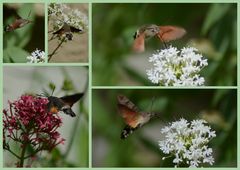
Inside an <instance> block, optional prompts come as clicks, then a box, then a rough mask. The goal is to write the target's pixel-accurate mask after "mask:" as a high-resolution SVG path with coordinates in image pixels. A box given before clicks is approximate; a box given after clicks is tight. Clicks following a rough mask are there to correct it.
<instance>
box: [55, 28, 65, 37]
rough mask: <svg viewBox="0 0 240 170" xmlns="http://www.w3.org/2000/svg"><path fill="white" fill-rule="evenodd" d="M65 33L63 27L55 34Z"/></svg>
mask: <svg viewBox="0 0 240 170" xmlns="http://www.w3.org/2000/svg"><path fill="white" fill-rule="evenodd" d="M63 33H64V29H63V27H62V28H60V29H59V30H57V31H55V32H53V34H57V35H62V34H63Z"/></svg>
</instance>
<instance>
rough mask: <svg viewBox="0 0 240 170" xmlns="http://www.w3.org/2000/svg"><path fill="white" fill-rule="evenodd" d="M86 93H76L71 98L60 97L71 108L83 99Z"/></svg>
mask: <svg viewBox="0 0 240 170" xmlns="http://www.w3.org/2000/svg"><path fill="white" fill-rule="evenodd" d="M83 95H84V93H76V94H73V95H69V96H63V97H60V99H61V100H62V101H63V102H64V103H65V104H67V105H69V106H70V107H72V105H73V104H74V103H76V102H77V101H78V100H80V99H81V98H82V97H83Z"/></svg>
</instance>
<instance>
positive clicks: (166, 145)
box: [159, 119, 216, 167]
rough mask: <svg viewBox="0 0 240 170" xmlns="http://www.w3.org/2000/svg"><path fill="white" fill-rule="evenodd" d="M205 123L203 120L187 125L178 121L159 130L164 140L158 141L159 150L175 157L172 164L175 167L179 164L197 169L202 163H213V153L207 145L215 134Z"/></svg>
mask: <svg viewBox="0 0 240 170" xmlns="http://www.w3.org/2000/svg"><path fill="white" fill-rule="evenodd" d="M205 123H207V122H206V121H205V120H193V121H192V122H190V123H189V122H187V120H185V119H180V120H179V121H176V122H173V123H171V124H170V125H169V126H166V127H165V128H163V129H162V130H161V133H163V134H164V135H165V139H164V140H163V141H159V146H160V149H161V150H162V151H163V153H165V154H170V155H172V156H174V157H175V158H174V160H173V163H174V164H175V166H176V167H177V166H178V165H180V164H185V165H186V164H187V165H188V166H189V167H198V166H200V165H201V164H204V163H208V164H210V165H212V164H213V163H214V158H213V157H212V152H213V151H212V149H211V148H209V147H208V146H207V144H208V143H209V141H210V140H211V139H212V138H214V137H216V134H215V131H213V130H211V128H210V127H209V126H206V125H205Z"/></svg>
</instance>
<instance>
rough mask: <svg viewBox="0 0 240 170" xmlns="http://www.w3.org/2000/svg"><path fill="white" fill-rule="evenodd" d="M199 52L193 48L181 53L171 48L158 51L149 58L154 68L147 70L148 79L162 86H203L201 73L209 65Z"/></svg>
mask: <svg viewBox="0 0 240 170" xmlns="http://www.w3.org/2000/svg"><path fill="white" fill-rule="evenodd" d="M197 52H198V50H197V49H196V48H193V47H187V48H185V47H184V48H183V49H181V50H180V51H179V50H178V49H177V48H175V47H169V48H167V49H163V50H161V51H158V52H157V53H156V54H153V55H152V56H151V57H150V58H149V62H151V63H153V68H152V69H149V70H147V76H148V79H149V80H151V82H152V83H155V84H159V85H161V86H201V85H204V82H205V80H204V78H203V77H200V75H199V72H200V71H201V70H202V69H203V68H204V67H205V66H207V65H208V63H207V59H203V56H202V55H201V54H198V53H197Z"/></svg>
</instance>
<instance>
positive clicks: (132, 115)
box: [118, 95, 140, 128]
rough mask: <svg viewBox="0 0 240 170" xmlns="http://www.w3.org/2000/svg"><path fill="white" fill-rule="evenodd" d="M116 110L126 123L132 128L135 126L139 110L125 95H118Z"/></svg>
mask: <svg viewBox="0 0 240 170" xmlns="http://www.w3.org/2000/svg"><path fill="white" fill-rule="evenodd" d="M118 110H119V113H120V115H121V116H122V117H123V119H124V121H125V123H126V124H127V125H129V126H130V127H132V128H135V127H137V125H138V118H139V116H140V114H139V110H138V108H137V107H136V106H135V104H133V103H132V102H131V101H130V100H129V99H128V98H127V97H126V96H123V95H119V96H118Z"/></svg>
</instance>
